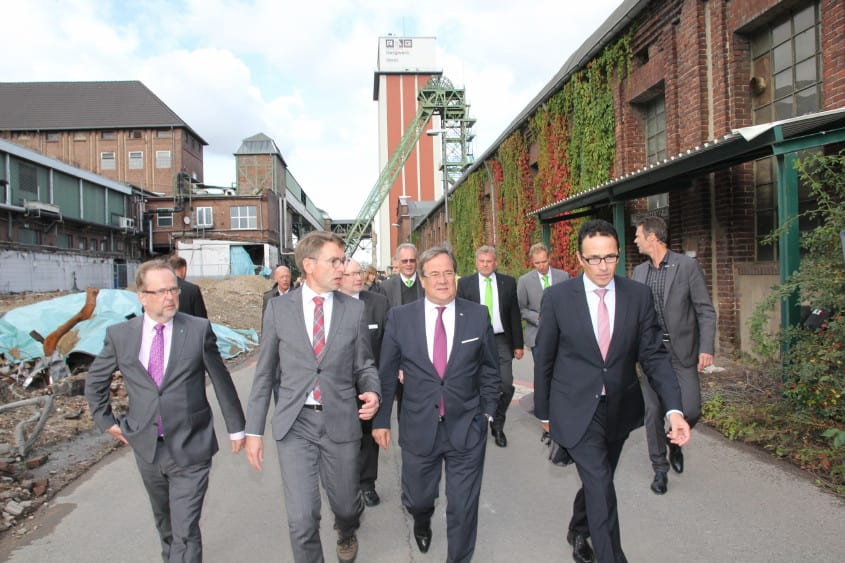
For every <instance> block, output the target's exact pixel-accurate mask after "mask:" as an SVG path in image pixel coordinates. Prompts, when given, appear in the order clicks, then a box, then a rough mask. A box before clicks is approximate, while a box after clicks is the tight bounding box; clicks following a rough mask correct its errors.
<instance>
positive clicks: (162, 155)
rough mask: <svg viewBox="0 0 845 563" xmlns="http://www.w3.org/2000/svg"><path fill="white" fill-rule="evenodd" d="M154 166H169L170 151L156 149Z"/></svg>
mask: <svg viewBox="0 0 845 563" xmlns="http://www.w3.org/2000/svg"><path fill="white" fill-rule="evenodd" d="M156 168H170V151H156Z"/></svg>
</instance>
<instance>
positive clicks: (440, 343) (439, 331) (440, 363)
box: [432, 307, 446, 416]
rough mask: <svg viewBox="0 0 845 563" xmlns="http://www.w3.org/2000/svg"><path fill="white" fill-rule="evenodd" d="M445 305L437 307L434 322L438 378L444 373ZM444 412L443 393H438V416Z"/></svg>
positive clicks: (435, 359) (435, 367)
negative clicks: (435, 320)
mask: <svg viewBox="0 0 845 563" xmlns="http://www.w3.org/2000/svg"><path fill="white" fill-rule="evenodd" d="M445 310H446V307H437V322H435V323H434V358H433V362H432V363H433V364H434V369H435V371H437V375H439V376H440V379H443V376H444V375H445V374H446V326H445V325H444V324H443V311H445ZM444 413H445V408H444V405H443V394H442V393H441V394H440V416H443V414H444Z"/></svg>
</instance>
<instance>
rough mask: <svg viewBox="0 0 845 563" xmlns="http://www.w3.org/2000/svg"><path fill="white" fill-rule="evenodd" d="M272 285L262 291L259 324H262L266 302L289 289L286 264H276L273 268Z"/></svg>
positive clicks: (289, 277) (288, 269) (288, 272)
mask: <svg viewBox="0 0 845 563" xmlns="http://www.w3.org/2000/svg"><path fill="white" fill-rule="evenodd" d="M271 277H272V278H273V282H275V283H273V287H271V288H270V289H268V290H267V291H265V292H264V295H263V296H262V300H263V303H262V304H261V326H264V312H265V311H266V310H267V303H268V302H269V301H270V299H272V298H273V297H277V296H279V295H284V294H285V293H287V292H288V291H290V280H291V274H290V268H288V267H287V266H276V269H275V270H273V275H272V276H271Z"/></svg>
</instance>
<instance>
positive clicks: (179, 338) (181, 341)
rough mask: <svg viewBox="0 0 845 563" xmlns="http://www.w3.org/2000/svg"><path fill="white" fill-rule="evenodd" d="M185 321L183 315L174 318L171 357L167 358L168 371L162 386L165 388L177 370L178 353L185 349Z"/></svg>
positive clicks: (165, 373) (165, 372)
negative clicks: (176, 357)
mask: <svg viewBox="0 0 845 563" xmlns="http://www.w3.org/2000/svg"><path fill="white" fill-rule="evenodd" d="M185 338H186V335H185V319H183V318H182V315H181V314H177V315H176V316H175V317H173V334H172V335H171V336H170V355H168V356H167V369H166V370H164V379H163V380H162V382H161V386H162V387H164V386H165V385H166V384H167V382H168V381H170V379H171V377H170V376H171V374H172V373H173V370H174V369H176V368H175V365H176V362H175V361H174V358H175V355H176V351H177V350H182V349H183V348H184V347H185Z"/></svg>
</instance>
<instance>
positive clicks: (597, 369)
mask: <svg viewBox="0 0 845 563" xmlns="http://www.w3.org/2000/svg"><path fill="white" fill-rule="evenodd" d="M578 249H579V253H578V260H579V262H580V263H581V267H582V268H583V269H584V274H583V275H582V276H578V277H576V278H574V279H571V280H567V281H565V282H563V283H560V284H557V285H554V286H552V287H550V288H548V289H547V290H546V291H545V294H544V296H543V304H542V306H541V308H540V328H539V330H538V331H537V340H536V342H535V346H534V405H535V415H536V416H537V418H539V419H540V421H541V427H542V428H543V430H544V431H547V432H550V433H551V436H552V439H554V440H555V441H556V442H558V443H559V444H560V445H561V446H563V447H564V448H566V449H567V450H568V452H569V455H570V456H571V457H572V459H573V460H574V461H575V465H576V467H577V468H578V474H579V476H580V477H581V483H582V486H581V489H580V490H579V491H578V493H577V494H576V495H575V501H574V505H573V514H572V519H571V520H570V522H569V532H568V533H567V541H568V542H569V543H570V544H571V545H572V546H573V553H572V556H573V559H574V560H575V561H578V562H582V563H587V562H589V561H592V560H593V549H591V548H590V545H589V543H588V542H587V538H588V537H591V538H592V543H593V548H594V549H595V555H596V559H597V560H598V561H599V563H625V562H626V561H627V559H625V554H624V553H623V551H622V542H621V540H620V534H619V520H618V516H617V510H616V491H615V489H614V486H613V474H614V472H615V470H616V464H617V463H618V461H619V456H620V454H621V453H622V446H623V445H624V444H625V440H626V439H627V438H628V434H629V433H630V432H631V431H632V430H633V429H634V428H636V427H638V426H640V425H641V424H642V420H643V396H642V392H641V391H640V385H639V382H638V380H637V371H636V366H637V363H638V362H639V364H640V366H641V367H642V370H643V371H644V372H645V375H646V376H647V377H648V378H649V381H650V382H651V386H652V388H654V389H655V390H656V391H657V393H658V395H660V397H661V399H662V400H663V404H664V405H666V408H667V409H668V411H667V413H666V416H667V418H668V419H669V422H670V424H671V427H672V430H671V432H669V434H668V436H669V439H670V440H671V441H672V442H673V443H675V444H677V445H679V446H680V445H683V444H685V443H687V441H688V440H689V437H690V434H689V432H690V431H689V425H688V424H687V422H686V421H685V420H684V416H683V413H682V411H681V392H680V389H679V388H678V381H677V378H676V377H675V373H674V372H673V371H672V366H671V364H670V363H669V355H668V353H667V352H666V349H665V348H664V347H663V333H662V331H661V330H660V326H659V325H658V324H657V316H656V315H655V312H654V302H653V300H652V297H651V291H649V289H648V288H647V287H645V286H644V285H642V284H640V283H637V282H633V281H631V280H628V279H626V278H623V277H617V276H614V272H613V270H614V266H615V264H616V263H617V262H618V260H619V241H618V238H617V235H616V231H615V230H614V228H613V225H611V224H610V223H608V222H607V221H601V220H594V221H588V222H586V223H584V225H582V227H581V229H580V231H579V232H578Z"/></svg>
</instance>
